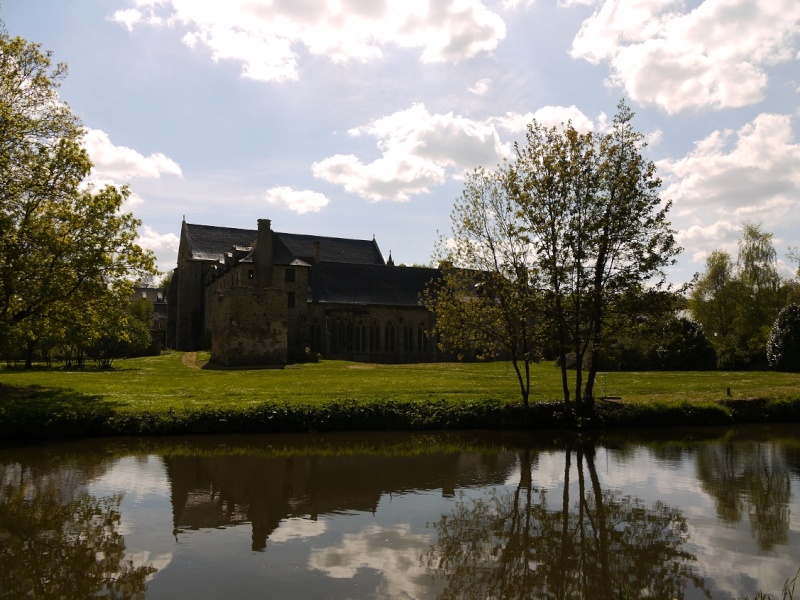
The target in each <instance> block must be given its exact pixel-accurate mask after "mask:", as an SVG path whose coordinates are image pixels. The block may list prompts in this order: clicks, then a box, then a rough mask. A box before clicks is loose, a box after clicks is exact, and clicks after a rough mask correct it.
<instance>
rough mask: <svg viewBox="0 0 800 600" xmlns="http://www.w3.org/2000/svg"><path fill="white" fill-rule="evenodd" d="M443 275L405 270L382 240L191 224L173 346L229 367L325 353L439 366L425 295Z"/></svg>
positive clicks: (178, 276)
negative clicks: (384, 250) (207, 353)
mask: <svg viewBox="0 0 800 600" xmlns="http://www.w3.org/2000/svg"><path fill="white" fill-rule="evenodd" d="M436 277H439V271H438V270H437V269H430V268H419V267H396V266H394V264H393V262H392V261H391V257H390V260H389V261H388V262H387V261H384V259H383V255H382V254H381V252H380V249H379V248H378V245H377V242H376V241H375V240H374V239H373V240H371V241H368V240H351V239H342V238H330V237H322V236H310V235H300V234H285V233H279V232H275V231H273V230H272V228H271V223H270V221H269V220H267V219H260V220H259V221H258V229H257V230H245V229H232V228H223V227H213V226H206V225H192V224H187V223H185V222H184V223H183V225H182V228H181V244H180V249H179V252H178V266H177V268H176V270H175V274H174V276H173V279H172V286H171V289H170V292H169V293H168V299H169V327H168V339H169V340H172V341H173V345H174V347H175V348H177V349H179V350H197V349H201V348H208V347H210V349H211V356H212V360H213V361H215V362H217V363H220V364H223V365H228V366H237V365H282V364H285V363H287V362H292V361H298V360H303V359H306V358H308V357H314V356H316V355H317V354H320V355H322V356H324V357H326V358H339V359H347V360H358V361H365V362H386V363H398V362H428V361H434V360H439V359H441V358H442V357H440V356H439V354H438V352H437V349H436V344H435V343H434V342H433V340H431V339H429V334H428V332H430V331H431V330H432V327H433V315H432V314H431V313H430V312H429V311H428V310H427V309H425V308H424V307H423V306H421V305H420V304H419V296H420V293H421V292H422V291H423V289H424V288H425V286H426V285H427V284H428V282H430V281H431V280H432V279H434V278H436Z"/></svg>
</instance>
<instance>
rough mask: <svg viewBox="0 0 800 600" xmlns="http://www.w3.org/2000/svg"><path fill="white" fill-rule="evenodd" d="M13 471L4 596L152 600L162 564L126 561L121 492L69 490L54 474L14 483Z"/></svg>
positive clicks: (1, 523) (2, 501)
mask: <svg viewBox="0 0 800 600" xmlns="http://www.w3.org/2000/svg"><path fill="white" fill-rule="evenodd" d="M10 469H11V470H13V467H9V466H6V467H4V468H2V470H3V471H6V472H4V473H2V476H0V481H2V486H0V598H9V599H11V598H14V599H16V598H91V597H109V598H121V599H122V598H144V591H145V581H146V579H147V577H148V576H149V575H150V574H152V573H153V572H155V569H153V568H152V567H149V566H140V567H135V566H134V565H133V563H132V562H131V561H130V560H127V561H126V560H125V541H124V538H123V536H122V535H121V534H120V533H119V525H120V512H119V505H120V501H121V496H118V495H117V496H112V497H107V498H96V497H94V496H92V495H91V494H89V493H87V492H86V491H85V490H80V489H75V490H74V493H69V492H67V491H66V490H68V489H69V482H61V483H66V484H67V485H64V486H62V485H56V483H57V482H55V481H53V478H52V477H51V478H49V479H44V480H39V482H38V484H36V483H34V482H31V481H29V480H27V479H26V478H25V477H24V476H23V477H20V479H19V480H17V481H16V482H14V483H12V482H11V480H12V479H15V478H13V477H9V476H8V475H9V473H8V472H7V471H9V470H10ZM43 483H45V485H43Z"/></svg>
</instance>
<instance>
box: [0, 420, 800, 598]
mask: <svg viewBox="0 0 800 600" xmlns="http://www.w3.org/2000/svg"><path fill="white" fill-rule="evenodd" d="M0 485H2V489H0V598H4V599H5V598H15V599H16V598H22V597H32V598H62V597H63V598H90V597H93V596H96V595H104V597H115V598H147V599H148V600H151V599H158V598H237V599H241V598H320V599H321V598H326V599H329V598H441V599H449V598H592V599H601V600H602V599H604V598H608V599H609V600H610V599H612V598H613V599H616V598H619V597H623V598H625V597H628V598H643V597H648V598H664V599H674V598H686V599H693V598H744V596H745V595H749V596H750V597H751V598H752V597H753V596H754V595H755V593H756V592H758V591H764V592H767V593H770V594H771V595H772V597H773V598H779V597H780V592H781V588H782V587H783V584H784V582H785V581H786V580H787V579H788V578H791V577H793V576H794V575H795V573H796V572H797V570H798V567H800V500H798V494H799V493H800V435H799V434H798V428H797V426H796V425H793V426H786V427H776V426H772V427H763V426H758V427H737V428H729V429H715V428H697V429H669V430H657V429H653V430H642V431H626V432H625V431H624V432H617V433H605V434H603V435H602V436H599V437H592V436H572V435H566V434H561V433H547V432H536V433H530V434H528V433H498V432H463V433H452V432H451V433H380V434H371V433H337V434H313V435H312V434H308V435H270V436H208V437H205V436H203V437H185V438H143V439H138V438H137V439H109V440H85V441H79V442H47V443H37V444H33V445H29V446H21V447H19V446H18V447H5V448H0ZM798 588H799V590H800V586H798Z"/></svg>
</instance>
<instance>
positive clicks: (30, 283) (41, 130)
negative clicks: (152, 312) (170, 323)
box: [0, 32, 155, 339]
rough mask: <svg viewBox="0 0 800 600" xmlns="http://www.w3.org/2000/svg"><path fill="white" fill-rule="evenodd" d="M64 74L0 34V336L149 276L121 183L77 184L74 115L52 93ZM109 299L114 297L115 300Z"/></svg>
mask: <svg viewBox="0 0 800 600" xmlns="http://www.w3.org/2000/svg"><path fill="white" fill-rule="evenodd" d="M66 73H67V68H66V65H64V64H63V63H58V64H55V65H54V64H53V63H52V55H51V53H50V52H42V51H41V49H40V46H39V45H38V44H34V43H30V42H27V41H26V40H24V39H22V38H19V37H14V38H12V37H10V36H9V35H8V34H6V33H5V32H0V115H2V118H0V339H2V338H4V337H6V336H7V335H8V334H9V331H10V329H11V327H13V326H16V325H18V324H20V323H23V322H26V321H37V320H42V319H45V318H50V319H53V320H63V319H65V318H66V315H67V314H68V313H69V312H70V303H71V302H72V301H73V300H75V299H76V298H78V297H84V298H85V297H92V298H99V297H113V298H114V299H115V300H117V301H118V302H119V301H122V300H123V299H125V300H127V298H129V297H130V286H129V284H128V281H132V280H135V279H137V278H138V277H140V276H143V275H145V274H147V273H153V272H155V268H154V260H153V256H152V254H151V253H150V252H145V251H144V250H142V248H141V247H140V246H138V245H137V243H136V238H137V233H136V228H137V227H138V226H139V225H140V222H139V221H138V220H136V219H134V218H133V216H132V215H131V214H129V213H123V212H121V207H122V204H123V202H124V201H125V199H126V198H127V197H128V195H129V193H130V192H129V191H128V189H127V188H126V187H122V188H116V187H114V186H105V187H103V188H102V189H100V190H95V189H94V188H92V187H91V186H86V185H84V184H83V180H84V179H85V177H86V176H87V175H88V174H89V171H90V169H91V167H92V164H91V162H90V160H89V157H88V155H87V153H86V151H85V149H84V148H83V147H82V146H81V143H82V137H83V133H84V131H83V128H82V127H81V123H80V121H79V119H78V118H77V117H76V116H75V115H74V114H72V112H71V111H70V109H69V107H68V106H67V105H66V104H64V103H63V102H62V101H61V100H60V98H59V97H58V93H57V89H58V87H59V85H60V83H61V81H62V80H63V79H64V77H65V76H66ZM118 302H117V303H118Z"/></svg>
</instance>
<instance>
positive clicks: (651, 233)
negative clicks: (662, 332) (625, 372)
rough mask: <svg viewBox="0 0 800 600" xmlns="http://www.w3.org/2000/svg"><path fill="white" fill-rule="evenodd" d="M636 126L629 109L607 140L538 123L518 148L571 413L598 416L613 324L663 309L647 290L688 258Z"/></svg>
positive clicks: (527, 217)
mask: <svg viewBox="0 0 800 600" xmlns="http://www.w3.org/2000/svg"><path fill="white" fill-rule="evenodd" d="M632 119H633V113H632V112H631V110H630V109H629V108H628V107H627V106H626V105H625V103H624V102H621V103H620V104H619V106H618V113H617V115H616V116H615V117H614V123H613V127H612V129H611V131H610V132H609V133H606V134H595V133H591V132H589V133H579V132H578V131H577V130H575V128H574V127H573V126H572V124H571V123H568V124H567V125H566V126H564V127H563V129H557V128H550V129H548V128H545V127H543V126H542V125H540V124H538V123H536V122H535V121H534V122H533V123H532V124H531V125H529V127H528V134H527V143H526V145H525V146H524V147H520V146H518V147H517V161H516V163H515V165H514V169H515V172H516V174H517V179H518V181H519V185H520V187H521V191H522V193H521V194H520V196H519V203H520V215H521V217H522V219H523V220H524V223H525V226H524V228H523V229H522V231H523V232H524V236H525V238H524V239H525V241H526V242H527V243H529V244H530V245H531V246H532V247H533V248H534V250H535V252H536V255H537V258H538V262H537V266H538V273H537V274H538V275H539V278H540V279H539V280H540V285H541V287H542V288H543V289H545V290H546V294H547V299H548V303H547V307H548V316H549V320H550V323H551V325H552V328H553V331H554V332H555V333H554V337H555V339H556V344H557V354H558V356H559V358H560V359H561V360H560V364H561V373H562V388H563V394H564V402H565V403H566V404H567V407H568V408H569V407H570V402H571V398H574V400H575V408H576V409H577V410H576V412H577V414H578V415H579V416H591V415H592V414H593V412H594V383H595V379H596V376H597V371H598V368H599V364H600V357H601V353H602V351H603V349H604V346H605V345H606V344H607V343H608V342H609V340H610V336H611V335H612V334H613V332H614V329H613V326H614V325H616V326H617V327H619V326H620V325H622V324H623V323H624V319H623V316H625V315H627V316H630V317H636V316H637V315H641V314H642V313H643V312H652V311H657V310H662V309H663V307H662V306H660V304H659V303H656V304H653V303H650V302H648V301H646V299H647V298H648V297H649V298H652V299H655V298H658V297H659V295H658V294H650V293H647V291H646V290H648V289H649V290H654V291H660V290H661V289H662V288H663V287H664V286H665V283H666V278H665V274H664V272H663V268H664V267H666V266H668V265H671V264H673V263H674V260H675V259H674V257H675V256H676V255H677V254H678V253H679V252H680V248H678V246H677V245H676V243H675V238H674V232H673V231H672V229H671V228H670V224H669V222H668V220H667V212H668V211H669V209H670V206H671V205H670V203H669V202H666V203H662V201H661V199H660V198H659V195H658V189H659V187H660V185H661V180H660V179H658V177H656V172H655V166H654V164H653V163H652V162H651V161H648V160H646V159H645V158H644V157H643V156H642V153H641V152H642V149H643V148H644V147H645V142H644V138H643V136H642V134H640V133H638V132H636V131H634V129H633V127H632ZM643 300H645V301H643ZM570 353H571V354H572V355H574V358H575V361H574V363H575V379H574V387H573V388H572V389H571V388H570V385H569V381H568V374H567V368H568V366H567V360H566V356H567V354H570ZM587 358H588V360H585V359H587ZM584 365H586V367H585V369H586V372H585V373H584ZM584 375H585V378H584Z"/></svg>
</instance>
